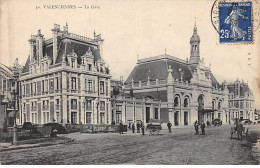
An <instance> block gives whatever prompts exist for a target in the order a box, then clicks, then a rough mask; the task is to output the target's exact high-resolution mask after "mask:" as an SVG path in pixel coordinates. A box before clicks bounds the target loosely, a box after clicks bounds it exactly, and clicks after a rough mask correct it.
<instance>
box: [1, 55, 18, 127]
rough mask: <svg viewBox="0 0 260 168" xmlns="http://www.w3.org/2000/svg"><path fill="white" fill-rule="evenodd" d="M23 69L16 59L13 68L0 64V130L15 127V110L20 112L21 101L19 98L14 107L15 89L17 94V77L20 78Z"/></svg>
mask: <svg viewBox="0 0 260 168" xmlns="http://www.w3.org/2000/svg"><path fill="white" fill-rule="evenodd" d="M22 68H23V67H22V66H21V65H19V64H18V59H16V62H15V64H14V66H13V67H7V66H5V65H3V64H0V128H3V127H4V125H5V126H13V125H14V116H15V112H14V110H18V103H19V99H18V98H17V101H16V105H15V107H14V89H15V88H16V93H17V92H18V87H17V86H18V85H17V82H16V79H15V75H16V76H17V77H18V75H19V73H21V72H22ZM12 94H13V95H12ZM17 96H18V93H17ZM17 117H19V116H17Z"/></svg>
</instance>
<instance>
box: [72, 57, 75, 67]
mask: <svg viewBox="0 0 260 168" xmlns="http://www.w3.org/2000/svg"><path fill="white" fill-rule="evenodd" d="M71 67H72V68H75V60H74V59H72V60H71Z"/></svg>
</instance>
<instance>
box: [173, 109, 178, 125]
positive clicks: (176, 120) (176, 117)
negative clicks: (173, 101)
mask: <svg viewBox="0 0 260 168" xmlns="http://www.w3.org/2000/svg"><path fill="white" fill-rule="evenodd" d="M178 119H179V112H178V111H176V112H175V113H174V125H175V126H178V125H179V120H178Z"/></svg>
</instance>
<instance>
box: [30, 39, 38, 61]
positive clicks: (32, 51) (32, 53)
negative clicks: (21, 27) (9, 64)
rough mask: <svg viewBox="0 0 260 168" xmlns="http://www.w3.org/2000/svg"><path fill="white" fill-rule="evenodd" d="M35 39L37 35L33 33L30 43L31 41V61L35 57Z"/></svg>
mask: <svg viewBox="0 0 260 168" xmlns="http://www.w3.org/2000/svg"><path fill="white" fill-rule="evenodd" d="M35 41H36V36H35V35H31V38H30V39H29V43H30V62H31V61H32V59H33V55H34V52H35V51H34V45H35Z"/></svg>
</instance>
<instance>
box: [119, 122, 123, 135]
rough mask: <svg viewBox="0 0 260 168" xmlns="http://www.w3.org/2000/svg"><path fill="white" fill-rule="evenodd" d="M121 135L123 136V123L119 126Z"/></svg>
mask: <svg viewBox="0 0 260 168" xmlns="http://www.w3.org/2000/svg"><path fill="white" fill-rule="evenodd" d="M119 134H123V123H122V121H121V122H120V124H119Z"/></svg>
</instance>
